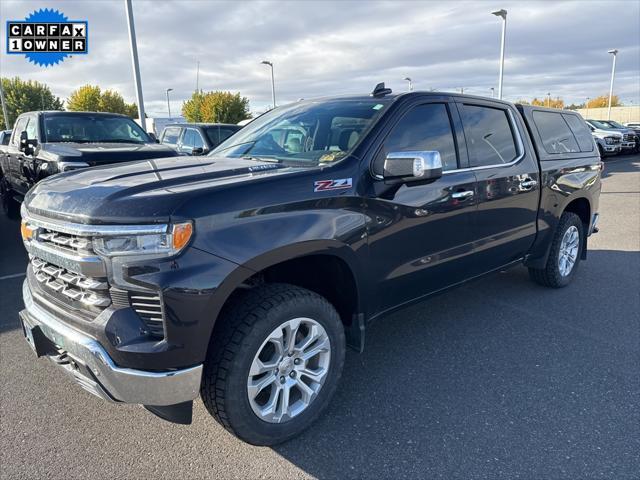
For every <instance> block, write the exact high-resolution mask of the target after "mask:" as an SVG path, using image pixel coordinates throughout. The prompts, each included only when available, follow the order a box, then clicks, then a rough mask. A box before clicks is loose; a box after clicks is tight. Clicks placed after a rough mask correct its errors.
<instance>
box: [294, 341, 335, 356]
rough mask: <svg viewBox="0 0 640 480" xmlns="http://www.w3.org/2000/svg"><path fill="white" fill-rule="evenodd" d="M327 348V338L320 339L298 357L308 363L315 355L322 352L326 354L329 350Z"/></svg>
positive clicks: (328, 344)
mask: <svg viewBox="0 0 640 480" xmlns="http://www.w3.org/2000/svg"><path fill="white" fill-rule="evenodd" d="M329 347H330V343H329V337H325V338H321V339H319V340H318V341H317V342H316V343H314V344H313V346H312V347H311V348H310V349H309V350H306V351H303V352H302V355H300V356H301V357H302V358H303V359H304V360H305V361H309V360H311V359H312V358H313V357H315V356H316V355H318V354H320V353H323V352H327V351H328V350H329Z"/></svg>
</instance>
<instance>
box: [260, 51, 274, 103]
mask: <svg viewBox="0 0 640 480" xmlns="http://www.w3.org/2000/svg"><path fill="white" fill-rule="evenodd" d="M260 63H261V64H263V65H269V66H270V67H271V100H272V102H273V108H276V81H275V78H274V76H273V63H271V62H270V61H269V60H263V61H262V62H260Z"/></svg>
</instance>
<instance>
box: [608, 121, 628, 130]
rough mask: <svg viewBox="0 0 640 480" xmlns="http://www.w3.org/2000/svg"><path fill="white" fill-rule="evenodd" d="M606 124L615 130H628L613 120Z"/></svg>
mask: <svg viewBox="0 0 640 480" xmlns="http://www.w3.org/2000/svg"><path fill="white" fill-rule="evenodd" d="M606 123H608V124H609V125H611V126H612V127H613V128H627V127H625V126H624V125H621V124H619V123H618V122H614V121H613V120H607V121H606Z"/></svg>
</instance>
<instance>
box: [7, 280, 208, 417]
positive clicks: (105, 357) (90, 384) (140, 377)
mask: <svg viewBox="0 0 640 480" xmlns="http://www.w3.org/2000/svg"><path fill="white" fill-rule="evenodd" d="M22 296H23V298H24V303H25V306H26V308H25V310H23V311H22V312H20V317H21V318H22V321H23V323H24V326H25V328H28V329H32V328H34V327H39V328H40V331H41V332H42V334H44V336H45V337H47V339H48V340H50V341H51V342H52V343H53V344H55V345H56V346H57V347H59V349H60V350H62V351H64V352H65V353H66V355H68V356H69V357H70V358H71V359H72V360H73V362H75V363H77V364H79V365H82V366H84V367H86V368H87V369H88V370H89V371H90V372H91V375H92V376H93V378H91V376H89V375H87V374H85V373H83V372H82V371H81V370H80V369H77V368H74V367H73V365H71V364H66V365H63V364H61V363H60V362H59V361H57V358H58V357H54V356H51V359H52V360H54V362H55V363H57V364H58V365H60V366H62V367H63V368H64V369H65V370H66V371H67V373H69V374H70V375H72V376H73V377H74V379H75V380H76V381H77V382H78V383H79V384H80V386H81V387H83V388H84V389H85V390H87V391H89V392H91V393H93V394H94V395H97V396H98V397H100V398H103V399H105V400H108V401H117V402H124V403H139V404H143V405H154V406H164V405H174V404H177V403H182V402H187V401H190V400H193V399H195V398H196V397H197V396H198V393H199V391H200V381H201V377H202V368H203V366H202V365H201V364H200V365H196V366H194V367H191V368H185V369H182V370H173V371H168V372H149V371H146V370H135V369H132V368H121V367H118V366H117V365H116V364H115V363H114V362H113V360H112V359H111V357H110V356H109V354H108V353H107V351H106V350H105V349H104V348H103V347H102V345H100V343H98V342H97V341H96V340H95V339H93V338H91V337H88V336H87V335H85V334H83V333H81V332H79V331H77V330H75V329H73V328H71V327H69V326H67V325H65V324H64V323H62V322H60V321H59V320H58V319H56V318H54V317H53V316H52V315H51V314H50V313H48V312H46V311H45V310H43V309H42V308H40V307H39V306H38V305H36V304H35V303H34V301H33V297H32V295H31V291H30V290H29V286H28V284H27V282H26V281H25V282H24V283H23V286H22ZM27 341H29V338H27Z"/></svg>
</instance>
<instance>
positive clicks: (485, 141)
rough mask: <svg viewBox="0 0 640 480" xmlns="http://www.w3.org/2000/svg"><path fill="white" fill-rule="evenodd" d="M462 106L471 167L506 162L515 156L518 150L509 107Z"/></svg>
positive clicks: (461, 112) (511, 160) (509, 161)
mask: <svg viewBox="0 0 640 480" xmlns="http://www.w3.org/2000/svg"><path fill="white" fill-rule="evenodd" d="M460 110H461V111H460V114H461V116H462V124H463V125H464V133H465V136H466V138H467V147H468V149H469V160H470V164H471V166H472V167H486V166H492V165H496V166H497V165H503V164H505V163H511V162H513V161H514V160H515V159H516V157H517V156H518V150H517V148H516V142H515V139H514V137H513V130H512V128H511V122H510V121H509V116H508V114H507V111H506V110H504V109H502V108H494V107H485V106H482V105H467V104H464V105H462V106H461V109H460Z"/></svg>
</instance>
